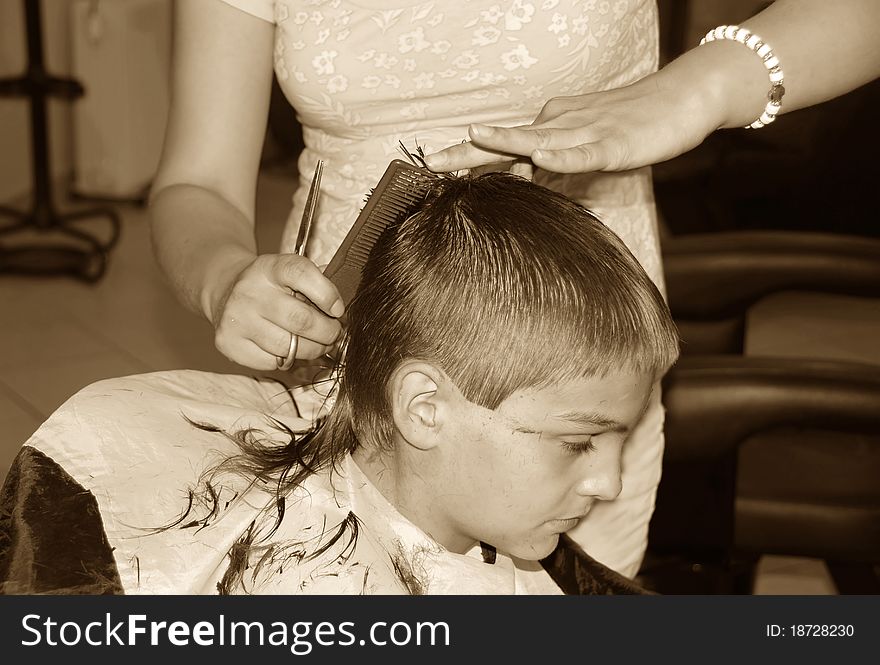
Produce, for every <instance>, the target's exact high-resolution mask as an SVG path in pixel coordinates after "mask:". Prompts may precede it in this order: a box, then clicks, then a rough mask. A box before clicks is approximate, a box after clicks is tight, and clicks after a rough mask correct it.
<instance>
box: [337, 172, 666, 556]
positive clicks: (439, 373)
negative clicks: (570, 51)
mask: <svg viewBox="0 0 880 665" xmlns="http://www.w3.org/2000/svg"><path fill="white" fill-rule="evenodd" d="M348 318H349V340H348V347H347V351H346V358H345V371H344V377H343V381H342V384H341V387H340V394H339V400H340V402H342V403H344V409H342V410H341V412H344V413H346V414H347V417H348V420H349V423H348V425H349V426H350V429H351V432H352V433H353V435H354V436H355V437H356V438H357V441H358V446H359V448H360V452H359V454H358V457H359V461H360V462H361V463H362V466H363V465H364V464H365V463H366V464H370V463H373V464H375V463H376V460H377V459H381V460H382V462H381V464H382V465H384V466H385V467H388V468H390V469H391V473H390V477H389V476H388V475H387V474H386V477H384V478H382V479H381V481H380V489H383V491H384V492H385V494H386V496H388V495H389V494H392V495H393V496H389V498H390V499H391V500H392V502H393V503H395V504H396V505H397V507H398V508H399V509H400V510H401V511H402V512H404V514H406V515H407V516H408V517H410V518H411V519H412V520H413V522H415V523H416V524H417V525H418V526H420V527H422V528H423V529H424V530H426V531H428V532H429V533H431V535H433V536H434V538H435V539H436V540H438V541H439V542H441V543H442V544H444V545H446V546H447V547H448V548H450V549H453V550H463V549H467V547H469V546H470V545H471V544H472V543H473V542H475V541H477V540H482V541H484V542H488V543H490V544H492V545H494V546H496V547H498V548H499V549H502V550H503V551H506V552H508V553H510V554H514V555H517V556H521V557H524V558H530V559H535V558H540V557H543V556H545V555H547V554H548V553H549V552H550V551H551V550H552V549H553V547H554V546H555V545H556V540H557V538H558V534H559V533H561V532H563V531H566V530H568V529H570V528H572V527H573V526H574V524H575V523H576V521H577V519H578V518H579V517H581V516H582V515H583V514H585V512H586V511H587V510H588V508H589V504H590V502H591V501H592V500H593V499H595V498H603V499H611V498H614V496H616V495H617V493H618V492H619V483H620V479H619V477H620V468H619V464H620V449H621V446H622V443H623V441H624V439H625V437H626V434H627V433H628V432H629V430H630V429H631V428H632V427H633V426H634V425H635V423H636V422H637V421H638V419H639V417H640V415H641V413H642V412H643V410H644V408H645V404H646V403H647V399H648V395H649V393H650V389H651V386H652V384H653V383H654V381H655V379H656V377H658V376H659V375H660V374H661V373H662V372H664V371H665V370H666V369H667V368H668V367H669V366H670V365H671V364H672V363H673V362H674V361H675V359H676V357H677V354H678V340H677V334H676V331H675V327H674V325H673V323H672V321H671V318H670V315H669V312H668V309H667V307H666V305H665V303H664V302H663V299H662V296H661V295H660V293H659V292H658V291H657V289H656V287H655V286H654V285H653V284H652V283H651V281H650V279H649V278H648V277H647V275H646V274H645V272H644V270H643V269H642V268H641V267H640V266H639V264H638V263H637V261H636V260H635V259H634V258H633V256H632V255H631V254H630V252H629V251H628V250H627V249H626V247H625V246H624V245H623V243H622V242H621V241H620V239H619V238H617V236H615V235H614V234H613V233H612V232H611V231H609V230H608V229H607V228H606V227H605V226H604V225H603V224H602V223H601V222H599V221H598V220H597V219H596V218H595V217H594V216H593V215H592V214H591V213H589V212H588V211H587V210H585V209H584V208H583V207H581V206H579V205H578V204H576V203H574V202H572V201H570V200H569V199H567V198H565V197H564V196H562V195H559V194H556V193H554V192H551V191H550V190H547V189H544V188H542V187H539V186H537V185H534V184H532V183H530V182H528V181H526V180H523V179H521V178H518V177H515V176H511V175H508V174H500V173H492V174H486V175H483V176H478V177H473V178H460V179H455V178H449V179H438V181H437V184H436V186H435V187H434V189H433V190H432V191H431V193H430V194H429V196H428V198H427V200H426V201H425V203H424V205H423V206H422V207H421V208H420V210H419V212H417V213H416V214H414V215H413V216H411V217H410V218H408V219H406V220H404V221H402V222H401V223H399V224H396V225H393V226H390V227H389V228H388V229H386V231H385V233H384V234H383V235H382V237H381V238H380V239H379V241H378V242H377V244H376V246H375V248H374V250H373V252H372V254H371V255H370V258H369V260H368V262H367V265H366V266H365V269H364V273H363V281H362V283H361V286H360V288H359V290H358V293H357V296H356V297H355V298H354V300H353V301H352V303H350V305H349V307H348ZM389 459H393V461H392V462H390V463H389ZM369 460H373V462H370V461H369ZM365 470H366V469H365ZM368 473H369V472H368ZM389 483H390V484H389ZM383 485H384V487H383Z"/></svg>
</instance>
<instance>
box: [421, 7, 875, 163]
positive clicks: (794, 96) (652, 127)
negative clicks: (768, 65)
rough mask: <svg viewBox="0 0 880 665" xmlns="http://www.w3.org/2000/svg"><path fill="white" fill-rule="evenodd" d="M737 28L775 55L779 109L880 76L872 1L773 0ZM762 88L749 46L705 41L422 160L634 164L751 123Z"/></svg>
mask: <svg viewBox="0 0 880 665" xmlns="http://www.w3.org/2000/svg"><path fill="white" fill-rule="evenodd" d="M743 26H744V27H747V28H748V29H749V30H751V31H752V32H753V33H755V34H758V35H760V36H761V37H762V38H763V39H764V40H765V41H766V42H767V43H769V44H770V45H771V46H772V48H773V50H774V52H775V54H776V55H777V56H778V58H779V60H780V63H781V65H782V68H783V71H784V73H785V90H786V92H785V96H784V98H783V100H782V113H785V112H786V111H792V110H795V109H799V108H803V107H805V106H810V105H812V104H817V103H819V102H822V101H825V100H827V99H830V98H832V97H835V96H837V95H840V94H843V93H845V92H847V91H849V90H852V89H853V88H856V87H858V86H860V85H862V84H864V83H867V82H868V81H870V80H872V79H874V78H876V77H877V76H880V40H878V39H877V32H878V28H880V2H877V0H840V1H837V2H828V1H827V0H777V1H776V2H775V3H773V4H772V5H771V6H770V7H769V8H767V9H766V10H764V11H763V12H761V13H760V14H757V15H756V16H755V17H753V18H751V19H749V20H747V21H745V22H744V23H743ZM769 89H770V83H769V80H768V77H767V70H766V69H765V68H764V66H763V64H762V63H761V60H760V59H759V58H758V57H757V56H756V55H755V53H754V52H753V51H751V50H749V49H748V48H746V47H745V46H743V45H742V44H738V43H735V42H731V41H727V40H724V41H715V42H711V43H709V44H706V45H704V46H700V47H697V48H694V49H691V50H690V51H688V52H687V53H685V54H684V55H682V56H681V57H679V58H678V59H676V60H675V61H673V62H672V63H670V64H669V65H667V66H666V67H664V68H663V69H662V70H660V71H659V72H657V73H656V74H652V75H649V76H647V77H645V78H643V79H641V80H640V81H638V82H636V83H634V84H632V85H630V86H627V87H625V88H620V89H617V90H610V91H607V92H599V93H593V94H587V95H580V96H575V97H559V98H556V99H552V100H550V101H549V102H548V103H547V105H546V106H545V107H544V109H543V110H542V111H541V113H540V114H539V115H538V117H537V118H536V120H535V122H534V123H532V124H531V125H527V126H523V127H518V128H499V127H484V126H479V125H477V126H471V128H470V132H469V133H470V137H471V140H472V142H471V143H466V144H461V145H458V146H453V147H451V148H448V149H447V150H444V151H441V152H439V153H437V154H435V155H431V156H429V158H428V164H429V166H430V167H431V168H432V169H434V170H443V171H445V170H456V169H462V168H473V167H475V166H480V165H483V164H488V163H493V162H498V161H503V160H509V159H511V158H513V157H519V156H523V157H531V159H532V162H534V164H535V165H537V166H539V167H541V168H545V169H548V170H551V171H559V172H578V171H597V170H604V171H617V170H625V169H631V168H636V167H639V166H644V165H647V164H653V163H656V162H659V161H663V160H665V159H670V158H672V157H675V156H676V155H679V154H681V153H683V152H686V151H687V150H690V149H691V148H693V147H695V146H696V145H698V144H699V143H700V142H702V141H703V139H704V138H705V137H706V136H707V135H709V134H710V133H712V132H713V131H715V130H716V129H719V128H722V127H741V126H744V125H746V124H748V123H750V122H752V121H753V120H755V119H756V118H757V117H758V116H759V115H760V114H761V112H762V110H763V108H764V105H765V104H766V102H767V93H768V91H769Z"/></svg>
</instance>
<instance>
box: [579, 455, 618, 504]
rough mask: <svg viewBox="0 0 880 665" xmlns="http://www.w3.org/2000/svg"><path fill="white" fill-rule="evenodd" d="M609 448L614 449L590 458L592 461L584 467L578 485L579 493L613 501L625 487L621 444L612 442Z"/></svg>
mask: <svg viewBox="0 0 880 665" xmlns="http://www.w3.org/2000/svg"><path fill="white" fill-rule="evenodd" d="M608 448H611V449H612V450H606V451H604V454H602V453H600V454H599V455H596V456H595V457H594V458H593V459H592V460H590V462H592V463H591V464H589V465H588V466H587V467H586V468H585V469H584V472H583V477H582V479H581V481H580V483H578V486H577V493H578V494H580V495H581V496H588V497H594V498H596V499H602V500H603V501H611V500H612V499H616V498H617V495H618V494H620V490H621V489H623V483H622V482H621V478H620V475H621V474H620V446H616V445H614V444H611V445H609V446H608ZM597 452H598V451H597Z"/></svg>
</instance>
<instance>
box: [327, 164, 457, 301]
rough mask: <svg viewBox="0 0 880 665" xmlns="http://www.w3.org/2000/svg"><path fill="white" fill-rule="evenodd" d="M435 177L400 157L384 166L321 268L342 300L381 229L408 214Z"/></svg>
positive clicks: (351, 291)
mask: <svg viewBox="0 0 880 665" xmlns="http://www.w3.org/2000/svg"><path fill="white" fill-rule="evenodd" d="M439 177H441V176H439V175H437V174H436V173H432V172H431V171H428V170H427V169H424V168H421V167H418V166H413V165H412V164H407V163H406V162H404V161H403V160H400V159H395V160H394V161H393V162H391V164H389V165H388V168H387V169H386V171H385V175H383V176H382V179H381V180H380V181H379V184H378V185H376V188H375V189H374V190H373V192H372V194H370V197H369V198H368V199H367V204H366V205H365V206H364V208H363V210H361V212H360V214H359V215H358V217H357V220H355V223H354V226H352V227H351V230H350V231H349V232H348V234H347V235H346V236H345V240H343V241H342V244H341V245H340V246H339V249H338V250H336V254H334V255H333V258H332V259H331V261H330V263H329V264H328V265H327V267H326V268H325V269H324V276H325V277H328V278H329V279H330V281H331V282H333V283H334V284H335V285H336V288H337V289H338V291H339V295H340V296H342V301H343V302H344V303H346V304H348V303H349V302H351V299H352V298H353V297H354V294H355V291H357V287H358V284H360V283H361V271H362V270H363V269H364V265H365V264H366V262H367V257H368V256H369V255H370V252H371V251H372V249H373V245H375V244H376V241H377V240H378V239H379V236H380V235H382V232H383V231H384V230H385V229H386V228H387V227H388V225H389V224H392V223H394V222H396V221H399V220H400V219H402V218H404V217H407V216H409V215H410V214H411V213H412V211H413V209H414V208H415V206H416V204H418V203H420V202H421V201H422V200H423V199H424V198H425V194H426V193H427V191H428V189H429V187H430V184H431V181H432V180H434V179H435V178H439Z"/></svg>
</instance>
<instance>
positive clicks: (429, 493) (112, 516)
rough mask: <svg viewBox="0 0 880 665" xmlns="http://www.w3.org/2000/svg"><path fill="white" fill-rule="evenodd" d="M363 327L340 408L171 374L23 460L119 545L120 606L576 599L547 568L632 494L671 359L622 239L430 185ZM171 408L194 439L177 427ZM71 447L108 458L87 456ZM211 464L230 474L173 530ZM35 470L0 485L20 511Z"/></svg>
mask: <svg viewBox="0 0 880 665" xmlns="http://www.w3.org/2000/svg"><path fill="white" fill-rule="evenodd" d="M347 317H348V340H347V347H346V352H345V357H344V359H343V360H342V362H341V365H340V372H339V376H340V378H339V384H338V386H336V387H335V390H334V391H333V395H332V398H331V399H332V401H334V402H335V403H334V404H333V406H332V408H330V409H329V410H328V409H325V408H324V406H325V405H322V404H321V403H320V398H319V397H318V396H317V393H316V392H313V391H299V392H298V393H296V397H297V398H296V399H295V400H294V401H293V402H287V403H285V404H283V405H278V404H277V400H275V401H274V403H273V396H272V389H271V386H270V384H268V383H266V382H256V383H255V384H254V383H251V382H249V381H248V380H245V379H243V377H219V376H212V375H203V374H200V373H175V375H178V376H175V380H176V382H175V383H174V384H173V385H167V384H165V385H162V386H160V387H159V388H157V387H156V385H155V381H156V380H157V378H156V375H153V378H152V379H151V377H149V376H148V377H132V378H130V379H127V380H117V381H119V382H123V385H120V384H119V383H117V385H115V386H112V388H113V390H112V396H111V397H110V398H109V399H110V401H109V402H108V396H107V395H108V388H109V387H108V386H107V385H106V384H107V383H108V382H103V383H102V384H96V386H93V387H91V388H90V389H87V390H86V391H83V392H82V393H80V394H79V395H78V396H76V397H74V398H73V399H72V400H71V401H70V402H68V404H67V405H65V407H62V409H61V410H60V411H59V412H58V413H56V414H55V416H53V417H52V419H50V421H49V422H48V423H47V424H46V425H44V427H43V428H41V430H40V431H38V432H37V434H36V435H35V436H34V438H33V439H32V440H31V441H30V442H29V444H30V445H29V446H26V447H25V451H23V453H22V455H24V456H28V455H29V456H30V458H31V463H32V464H34V463H39V464H41V465H43V467H44V468H49V467H51V465H52V460H51V459H50V460H48V462H47V460H46V459H43V457H40V455H43V454H45V455H48V456H49V457H52V458H54V459H55V460H63V462H64V463H63V466H64V469H63V470H60V469H58V470H57V471H55V472H54V474H55V475H56V476H58V477H59V478H61V477H62V476H63V475H66V473H69V474H71V476H72V478H71V480H73V481H74V483H79V484H82V485H83V486H84V487H85V488H87V489H90V490H91V491H92V492H93V493H94V495H95V502H96V506H97V507H96V510H95V511H93V512H100V516H101V518H103V533H105V534H106V539H107V545H108V546H109V547H112V548H114V549H112V556H111V555H109V554H108V553H105V554H104V556H103V559H101V562H102V563H101V565H100V566H99V567H100V570H101V571H102V574H103V575H104V578H107V575H106V572H107V570H108V569H111V568H113V566H112V564H115V566H116V569H117V570H118V575H117V577H115V578H113V577H112V576H111V578H112V585H111V587H110V588H109V590H112V591H117V590H124V591H125V592H126V593H133V592H134V593H137V592H141V593H212V592H216V591H218V590H219V591H220V592H221V593H239V592H247V593H333V594H340V593H352V594H355V593H413V594H421V593H552V592H557V593H558V592H559V591H560V587H565V588H566V589H569V590H570V586H571V585H570V584H566V583H564V581H563V577H564V575H562V574H561V573H560V571H559V570H558V569H557V570H554V566H553V565H547V568H548V570H549V572H550V574H549V575H548V572H545V570H544V569H543V568H542V567H541V566H540V565H539V564H538V561H539V560H542V559H545V558H546V557H548V556H550V555H551V554H552V555H554V557H556V559H555V560H556V561H557V562H558V561H559V560H560V559H559V558H558V557H557V554H555V553H558V547H557V546H558V544H559V541H560V535H561V534H563V533H564V532H566V531H568V530H570V529H572V528H573V527H574V526H575V525H576V524H577V523H578V521H579V520H580V519H581V518H582V517H583V516H584V515H585V514H586V513H587V512H588V511H589V509H590V507H591V505H592V504H593V502H595V501H597V500H613V499H614V498H615V496H617V494H618V493H619V491H620V456H621V448H622V446H623V444H624V442H625V440H626V437H627V435H628V433H629V432H630V430H631V429H632V428H633V427H634V426H635V424H636V423H637V422H638V420H639V418H640V416H641V414H642V413H643V411H644V409H645V407H646V405H647V403H648V398H649V396H650V393H651V389H652V386H653V385H654V383H655V382H656V380H657V378H658V377H659V376H660V375H662V373H663V372H665V371H666V370H667V369H668V368H669V366H670V365H671V364H672V363H673V362H674V361H675V359H676V357H677V353H678V344H677V336H676V332H675V328H674V326H673V324H672V321H671V318H670V316H669V312H668V310H667V308H666V305H665V303H664V302H663V299H662V297H661V295H660V294H659V292H658V291H657V289H656V288H655V287H654V286H653V284H652V283H651V281H650V279H649V278H648V277H647V275H646V274H645V273H644V271H643V270H642V268H641V267H640V266H639V265H638V263H637V262H636V260H635V259H634V258H633V257H632V255H631V254H630V253H629V251H628V250H627V249H626V248H625V246H624V245H623V243H622V242H621V241H620V240H619V239H618V238H617V237H616V236H614V234H613V233H611V232H610V231H608V230H607V229H606V228H605V227H604V226H603V225H602V224H601V223H600V222H599V221H598V220H596V218H595V217H593V216H592V215H591V214H590V213H589V212H588V211H586V210H585V209H583V208H582V207H580V206H578V205H577V204H575V203H573V202H571V201H570V200H568V199H566V198H565V197H563V196H561V195H558V194H555V193H553V192H551V191H549V190H546V189H543V188H541V187H538V186H536V185H533V184H532V183H529V182H527V181H525V180H523V179H520V178H517V177H515V176H510V175H507V174H497V173H496V174H486V175H483V176H479V177H474V178H462V179H456V178H438V180H437V182H436V185H435V186H434V188H433V189H432V191H431V192H430V193H429V195H428V198H427V199H426V201H425V202H424V204H423V205H422V206H420V208H419V210H418V211H416V212H415V214H413V215H411V216H410V217H409V218H407V219H405V220H402V221H401V222H400V223H397V224H394V225H392V226H390V227H389V228H388V229H387V230H386V231H385V233H384V234H383V235H382V236H381V237H380V239H379V240H378V242H377V244H376V246H375V247H374V249H373V251H372V253H371V255H370V258H369V260H368V262H367V265H366V266H365V269H364V274H363V281H362V283H361V286H360V288H359V290H358V293H357V296H356V297H355V298H354V300H353V301H352V302H351V303H350V304H349V307H348V311H347ZM158 378H159V380H166V381H167V377H163V376H160V377H158ZM208 391H210V392H208ZM133 395H136V398H135V397H133ZM200 398H201V399H200ZM108 404H110V405H111V406H110V407H109V410H107V411H106V413H101V412H100V410H101V409H107V408H108V407H107V405H108ZM170 404H173V408H169V405H170ZM303 408H309V409H310V410H311V413H305V414H303V413H301V411H300V409H303ZM84 413H87V414H88V415H89V418H88V423H89V425H88V431H87V432H85V433H87V434H89V436H86V437H83V436H82V434H83V433H84V432H83V425H82V424H81V423H82V422H83V414H84ZM179 413H183V414H184V415H185V416H186V418H187V419H188V420H189V421H190V422H191V423H193V424H196V427H195V428H192V427H190V429H188V430H181V429H180V428H181V427H183V426H184V425H185V423H184V421H183V420H182V419H180V418H179ZM261 413H271V416H272V418H273V419H274V422H275V424H276V425H277V427H274V428H273V431H270V432H268V433H267V432H264V431H263V429H264V428H265V418H262V416H261ZM315 415H318V416H320V417H319V418H318V420H317V424H316V425H315V426H314V427H312V428H311V429H308V430H307V427H308V422H309V421H310V420H311V419H312V418H313V417H314V416H315ZM74 416H75V418H74ZM300 416H305V418H302V417H300ZM261 418H262V421H261ZM120 423H124V424H125V425H124V426H121V425H120ZM303 430H307V431H305V432H303ZM107 431H112V432H113V433H114V436H113V437H112V438H111V440H109V441H108V442H107V443H106V444H104V443H103V441H104V440H106V439H107V435H106V432H107ZM227 431H235V432H236V433H235V434H232V435H229V436H227V437H225V438H224V437H222V436H218V434H217V433H218V432H227ZM71 432H73V434H72V433H71ZM296 432H300V433H296ZM97 434H100V436H96V435H97ZM76 437H79V438H85V439H87V440H88V441H95V440H96V439H97V440H98V443H97V444H94V443H90V444H88V445H90V446H91V448H92V450H91V451H90V452H89V453H88V454H86V455H83V454H81V452H80V451H81V450H82V449H83V445H81V444H79V443H76V441H75V439H76ZM184 441H185V443H183V445H181V443H182V442H184ZM157 442H158V443H157ZM169 444H171V445H169ZM175 444H177V445H176V447H175ZM218 447H219V452H220V453H221V455H223V456H224V457H225V461H222V462H221V463H220V464H219V465H215V466H213V467H212V470H211V471H210V472H208V473H206V474H205V475H203V476H202V478H201V480H200V481H199V483H198V485H197V486H196V489H195V490H193V491H190V493H189V499H188V500H187V501H186V503H185V504H184V506H183V507H184V508H185V510H184V511H183V512H182V513H181V514H180V515H179V517H178V518H177V519H174V520H172V521H171V522H170V523H169V521H168V518H169V516H170V515H173V514H174V513H175V512H178V513H179V512H180V511H178V510H176V509H177V508H180V507H181V498H180V493H179V490H180V488H181V487H184V486H186V485H187V484H188V483H191V482H192V474H193V469H204V468H205V467H206V466H210V465H209V464H208V455H209V451H210V450H211V449H218ZM29 448H30V449H31V450H30V451H29V450H28V449H29ZM34 448H38V449H40V451H42V453H39V452H35V451H34ZM71 450H73V451H75V452H74V453H73V454H72V453H71V452H70V451H71ZM236 453H237V454H236ZM45 455H44V456H45ZM114 460H115V461H114ZM20 465H21V462H20V464H19V466H20ZM65 472H66V473H65ZM187 474H189V479H187ZM22 475H23V474H21V473H20V471H19V472H17V471H16V469H15V468H14V469H13V472H12V473H10V478H11V479H12V489H9V482H8V483H7V490H6V492H7V496H8V497H15V499H16V501H18V502H19V504H20V503H21V502H22V501H24V500H25V499H24V498H23V495H27V494H28V492H27V488H25V487H22V486H21V480H20V479H21V478H22ZM16 484H17V485H16ZM79 494H80V495H82V494H84V493H82V492H80V493H79ZM147 497H149V499H148V500H147ZM55 505H56V506H57V505H58V502H57V501H56V502H55ZM80 513H82V510H81V511H80ZM99 526H100V524H99ZM158 526H162V528H159V529H156V528H154V529H151V530H146V529H144V527H158ZM92 527H93V529H92V530H93V531H100V530H101V529H100V528H97V527H96V526H95V525H94V524H92ZM137 527H140V529H138V528H137ZM11 529H12V527H9V528H7V531H8V532H11ZM47 539H49V540H50V539H51V538H50V537H49V536H47ZM9 542H12V543H14V542H15V538H14V534H13V537H9ZM14 549H15V547H14V546H13V547H8V548H7V552H9V551H14ZM68 549H70V548H68ZM73 550H74V551H75V550H76V548H73ZM33 558H39V557H33ZM563 559H564V557H563ZM21 560H23V557H18V558H17V559H16V557H14V556H12V557H11V556H10V555H7V557H6V564H4V563H3V555H2V554H0V579H2V574H3V569H4V565H5V566H6V569H7V570H18V571H19V572H18V575H19V578H18V579H20V580H24V581H20V583H21V584H23V585H24V588H33V583H32V582H31V583H30V584H31V587H27V584H29V582H27V579H25V578H26V577H27V575H26V574H25V573H23V572H22V570H21V566H20V565H18V564H17V563H16V561H21ZM54 560H56V561H57V558H56V559H54ZM581 560H582V561H589V560H588V559H584V558H582V559H581ZM10 561H11V563H10ZM545 564H547V560H545ZM96 566H97V564H96ZM74 567H75V568H76V569H77V570H79V571H82V570H88V569H90V567H89V563H88V562H84V561H82V560H78V561H76V562H75V566H74ZM557 568H558V566H557ZM606 574H607V579H609V580H611V582H610V583H609V585H606V586H604V587H603V586H601V585H598V586H594V589H595V588H598V589H599V590H603V591H605V590H609V589H611V590H613V589H618V590H628V588H627V585H626V583H625V582H624V581H623V580H619V579H616V578H615V577H614V575H613V574H612V573H610V571H603V570H601V567H600V566H598V564H596V566H595V568H594V569H593V575H594V579H593V582H595V581H596V577H598V578H604V576H606ZM21 575H24V578H22V577H21ZM93 577H94V576H93ZM10 579H11V580H12V583H14V582H15V579H16V577H15V576H12V577H10V576H9V575H7V580H8V581H7V584H10V583H11V582H9V580H10ZM554 581H555V583H554ZM65 584H67V585H68V586H70V585H71V582H69V581H68V582H65ZM92 584H93V580H92V581H91V582H90V580H89V578H88V576H86V577H83V579H82V590H85V591H86V592H95V589H94V586H90V585H92ZM117 587H118V588H117ZM10 588H15V587H14V585H13V587H10ZM20 588H21V587H20ZM55 588H56V590H57V588H58V586H57V585H56V587H55ZM582 590H583V589H582Z"/></svg>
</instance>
